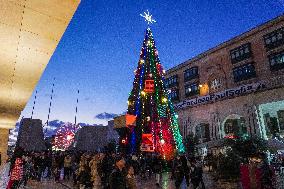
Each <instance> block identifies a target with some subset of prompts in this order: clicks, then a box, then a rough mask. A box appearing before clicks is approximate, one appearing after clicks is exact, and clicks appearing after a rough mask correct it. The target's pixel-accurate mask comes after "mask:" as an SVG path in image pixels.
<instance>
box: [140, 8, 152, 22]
mask: <svg viewBox="0 0 284 189" xmlns="http://www.w3.org/2000/svg"><path fill="white" fill-rule="evenodd" d="M140 16H142V17H143V18H145V21H146V22H147V23H148V25H149V24H153V23H155V22H156V20H154V19H153V18H152V15H150V13H149V11H148V10H147V12H144V15H143V14H140Z"/></svg>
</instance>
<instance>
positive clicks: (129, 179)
mask: <svg viewBox="0 0 284 189" xmlns="http://www.w3.org/2000/svg"><path fill="white" fill-rule="evenodd" d="M134 173H135V171H134V168H133V167H132V166H130V167H128V170H127V176H126V183H127V189H137V184H136V178H135V174H134Z"/></svg>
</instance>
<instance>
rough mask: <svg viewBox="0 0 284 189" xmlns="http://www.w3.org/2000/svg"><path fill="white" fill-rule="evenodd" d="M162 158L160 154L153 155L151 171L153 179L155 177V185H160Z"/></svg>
mask: <svg viewBox="0 0 284 189" xmlns="http://www.w3.org/2000/svg"><path fill="white" fill-rule="evenodd" d="M162 169H163V166H162V159H161V157H160V156H155V157H154V159H153V172H154V174H155V179H156V185H157V186H159V185H160V180H161V173H162Z"/></svg>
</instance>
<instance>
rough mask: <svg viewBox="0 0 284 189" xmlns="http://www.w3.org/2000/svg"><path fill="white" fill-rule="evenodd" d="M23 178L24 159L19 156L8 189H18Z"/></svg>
mask: <svg viewBox="0 0 284 189" xmlns="http://www.w3.org/2000/svg"><path fill="white" fill-rule="evenodd" d="M22 179H23V160H22V158H21V157H17V158H16V161H15V163H14V165H13V168H12V170H11V173H10V181H9V183H8V186H7V189H16V188H18V187H19V184H20V181H21V180H22Z"/></svg>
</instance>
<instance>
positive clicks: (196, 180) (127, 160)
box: [7, 150, 205, 189]
mask: <svg viewBox="0 0 284 189" xmlns="http://www.w3.org/2000/svg"><path fill="white" fill-rule="evenodd" d="M9 162H10V164H9V165H10V168H9V179H8V180H7V189H15V188H18V187H19V186H20V185H27V183H28V182H29V181H30V180H35V181H38V182H41V181H44V180H50V179H53V180H54V181H55V182H64V181H69V182H68V183H71V182H73V188H79V189H87V188H90V189H91V188H93V189H99V188H102V189H136V188H138V186H137V180H138V179H139V180H143V181H145V180H147V179H152V180H155V182H156V183H155V184H156V185H157V186H159V185H160V184H161V181H162V179H161V177H162V172H164V171H167V172H171V173H172V174H171V179H173V180H174V183H175V186H176V188H180V187H181V184H182V182H183V180H184V179H185V180H186V184H187V185H188V186H189V184H190V182H191V184H192V186H193V188H197V187H198V186H199V185H200V186H201V187H202V188H205V186H204V182H203V179H202V165H201V164H200V163H199V161H197V160H196V159H190V161H189V160H188V159H187V158H186V156H185V155H179V154H178V155H177V156H176V157H175V158H174V160H171V161H166V160H164V159H163V158H161V156H159V155H157V154H153V153H148V154H147V153H146V154H131V155H123V154H119V153H88V152H85V153H83V152H23V151H22V150H17V151H15V153H14V155H13V157H12V158H11V159H10V160H9Z"/></svg>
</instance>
